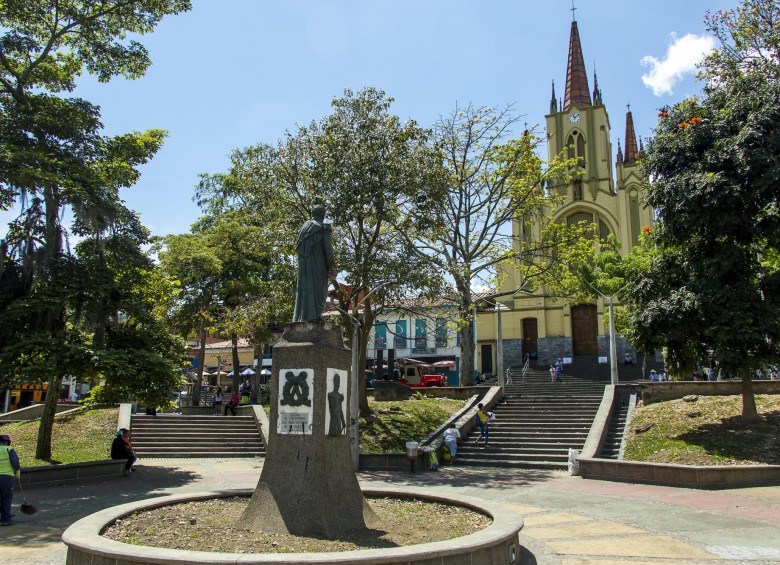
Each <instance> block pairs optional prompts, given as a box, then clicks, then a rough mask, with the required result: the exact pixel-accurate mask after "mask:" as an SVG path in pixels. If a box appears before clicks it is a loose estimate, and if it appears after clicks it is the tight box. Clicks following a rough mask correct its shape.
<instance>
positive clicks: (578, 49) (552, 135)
mask: <svg viewBox="0 0 780 565" xmlns="http://www.w3.org/2000/svg"><path fill="white" fill-rule="evenodd" d="M546 121H547V153H548V158H549V159H553V158H554V157H556V156H557V155H560V154H561V153H562V152H565V154H566V155H568V156H569V157H576V158H577V159H578V160H579V164H578V169H579V173H580V175H579V178H578V179H576V180H574V181H573V182H572V183H570V184H569V185H567V186H559V187H558V190H559V191H560V192H561V194H563V195H565V196H566V202H567V203H569V202H579V201H582V202H595V201H597V200H599V198H600V195H603V196H612V195H613V194H614V182H613V177H612V157H611V155H612V145H611V143H610V137H609V136H610V126H609V115H608V113H607V109H606V107H605V106H604V104H603V102H602V98H601V90H600V89H599V86H598V77H597V76H596V73H595V71H594V73H593V95H592V96H591V91H590V87H589V85H588V75H587V73H586V70H585V60H584V58H583V56H582V43H581V42H580V32H579V29H578V27H577V20H572V22H571V32H570V34H569V57H568V62H567V65H566V90H565V92H564V96H563V100H562V101H556V100H555V84H554V83H553V96H552V99H551V101H550V113H549V114H548V115H547V116H546Z"/></svg>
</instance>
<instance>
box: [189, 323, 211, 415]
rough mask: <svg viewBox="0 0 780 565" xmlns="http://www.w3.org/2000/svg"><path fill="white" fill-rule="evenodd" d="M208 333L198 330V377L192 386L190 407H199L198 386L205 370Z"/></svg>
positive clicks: (202, 329)
mask: <svg viewBox="0 0 780 565" xmlns="http://www.w3.org/2000/svg"><path fill="white" fill-rule="evenodd" d="M207 335H208V332H207V331H206V328H205V327H203V328H201V329H200V335H199V336H198V338H199V339H200V343H199V344H198V346H199V347H198V376H197V378H196V379H195V383H194V384H193V385H192V405H193V406H200V386H201V383H202V382H203V370H204V369H205V368H206V336H207Z"/></svg>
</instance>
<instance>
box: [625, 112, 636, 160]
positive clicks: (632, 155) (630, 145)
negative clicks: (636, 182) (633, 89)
mask: <svg viewBox="0 0 780 565" xmlns="http://www.w3.org/2000/svg"><path fill="white" fill-rule="evenodd" d="M638 160H639V150H638V149H637V146H636V134H635V133H634V118H633V116H632V115H631V110H629V111H628V112H626V157H625V159H623V162H624V163H636V162H637V161H638Z"/></svg>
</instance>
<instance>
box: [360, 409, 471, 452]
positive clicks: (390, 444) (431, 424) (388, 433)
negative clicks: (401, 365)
mask: <svg viewBox="0 0 780 565" xmlns="http://www.w3.org/2000/svg"><path fill="white" fill-rule="evenodd" d="M369 405H370V407H371V410H372V412H373V413H372V415H371V416H370V417H368V418H360V452H361V453H393V452H399V451H406V442H407V441H422V440H423V439H425V438H426V437H427V436H428V435H429V434H430V433H431V432H433V431H434V430H435V429H436V428H438V427H439V426H441V425H442V424H443V423H444V422H446V421H447V420H448V419H449V417H450V416H452V415H453V414H454V413H455V412H457V411H458V410H460V409H461V408H463V406H464V405H465V402H464V401H462V400H450V399H448V398H420V399H416V398H414V397H413V398H411V399H410V400H403V401H389V402H376V401H375V400H374V399H373V398H372V399H369Z"/></svg>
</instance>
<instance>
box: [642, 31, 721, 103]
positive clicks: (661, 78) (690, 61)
mask: <svg viewBox="0 0 780 565" xmlns="http://www.w3.org/2000/svg"><path fill="white" fill-rule="evenodd" d="M714 47H715V40H714V39H713V38H712V37H711V36H709V35H694V34H692V33H688V34H686V35H684V36H682V37H677V36H676V35H674V34H672V44H671V45H669V48H668V49H667V50H666V56H665V57H664V58H663V59H660V60H659V59H657V58H656V57H653V56H652V55H645V56H644V57H642V65H644V66H646V67H650V72H648V73H647V74H645V75H642V82H644V83H645V85H646V86H648V87H650V88H651V89H652V91H653V94H655V95H656V96H661V95H662V94H672V88H673V87H674V85H675V84H677V83H678V82H680V81H681V80H682V78H683V76H684V75H686V74H693V73H694V72H696V64H697V63H699V62H701V60H702V59H703V58H704V56H705V55H706V54H707V53H709V52H710V51H712V50H713V48H714Z"/></svg>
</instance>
